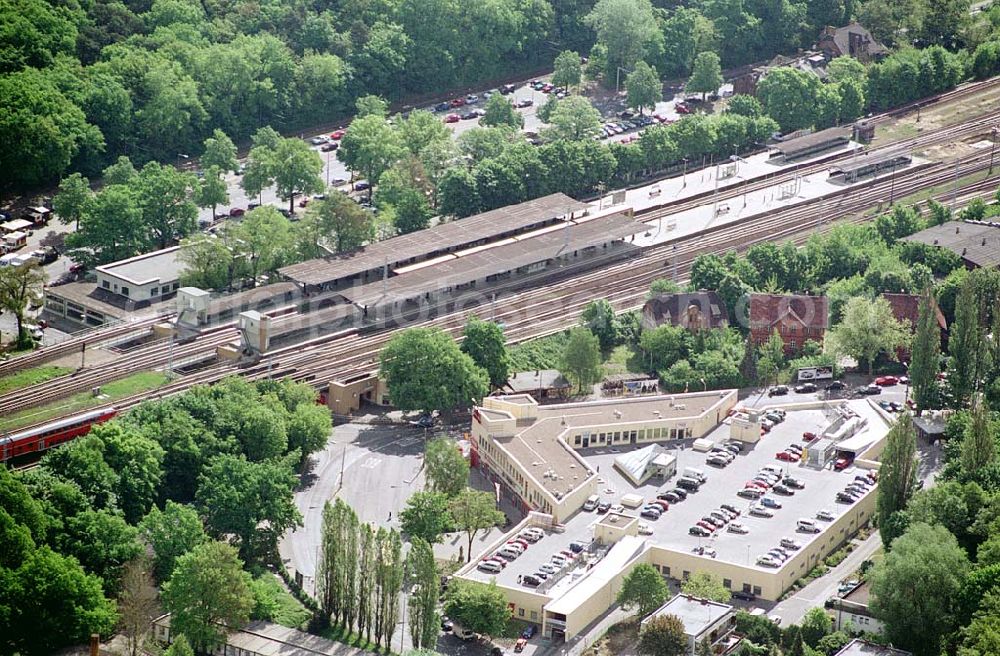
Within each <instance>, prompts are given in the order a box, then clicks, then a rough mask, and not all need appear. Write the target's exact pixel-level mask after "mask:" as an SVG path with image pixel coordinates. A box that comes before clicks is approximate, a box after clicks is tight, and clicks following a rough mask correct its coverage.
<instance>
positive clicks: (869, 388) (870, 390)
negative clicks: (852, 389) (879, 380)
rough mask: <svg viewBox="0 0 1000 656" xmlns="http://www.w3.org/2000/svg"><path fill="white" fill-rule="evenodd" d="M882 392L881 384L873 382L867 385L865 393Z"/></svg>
mask: <svg viewBox="0 0 1000 656" xmlns="http://www.w3.org/2000/svg"><path fill="white" fill-rule="evenodd" d="M881 393H882V387H881V386H879V385H875V384H871V385H869V386H867V387H865V391H864V394H866V395H868V396H872V395H875V394H881Z"/></svg>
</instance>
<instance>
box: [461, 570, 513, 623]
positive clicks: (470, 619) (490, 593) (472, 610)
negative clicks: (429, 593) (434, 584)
mask: <svg viewBox="0 0 1000 656" xmlns="http://www.w3.org/2000/svg"><path fill="white" fill-rule="evenodd" d="M444 612H445V614H446V615H447V616H448V617H450V618H451V619H453V620H455V621H456V622H458V623H459V624H460V625H461V626H462V628H464V629H468V630H469V631H472V632H474V633H480V634H482V635H485V636H499V635H502V634H503V632H504V630H505V629H506V628H507V621H508V620H510V614H511V610H510V607H509V606H508V605H507V597H506V596H505V595H504V593H503V591H502V590H500V589H499V588H497V586H496V583H495V582H490V583H488V584H486V583H477V582H475V581H466V580H460V579H454V580H452V582H451V583H450V584H449V585H448V592H447V593H446V595H445V600H444Z"/></svg>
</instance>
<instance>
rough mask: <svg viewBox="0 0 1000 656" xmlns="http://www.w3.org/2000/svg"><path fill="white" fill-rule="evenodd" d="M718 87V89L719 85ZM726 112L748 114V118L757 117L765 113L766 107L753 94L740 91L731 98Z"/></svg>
mask: <svg viewBox="0 0 1000 656" xmlns="http://www.w3.org/2000/svg"><path fill="white" fill-rule="evenodd" d="M716 88H717V89H718V87H716ZM726 112H727V113H729V114H736V115H737V116H746V117H747V118H757V117H758V116H763V115H764V108H763V107H762V106H761V104H760V101H759V100H757V99H756V98H754V97H753V96H748V95H747V94H745V93H738V94H736V95H735V96H733V97H732V98H730V99H729V104H728V105H727V106H726Z"/></svg>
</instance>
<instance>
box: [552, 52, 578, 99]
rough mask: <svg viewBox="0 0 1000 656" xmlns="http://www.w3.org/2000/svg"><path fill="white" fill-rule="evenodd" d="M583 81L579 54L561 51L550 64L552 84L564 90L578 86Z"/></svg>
mask: <svg viewBox="0 0 1000 656" xmlns="http://www.w3.org/2000/svg"><path fill="white" fill-rule="evenodd" d="M582 79H583V66H582V64H581V63H580V55H579V53H576V52H573V51H572V50H563V51H562V52H560V53H559V54H558V55H556V59H555V61H554V62H553V64H552V84H553V85H554V86H556V87H562V88H564V89H567V90H569V89H572V88H573V87H576V86H579V85H580V81H581V80H582Z"/></svg>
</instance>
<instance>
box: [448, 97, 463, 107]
mask: <svg viewBox="0 0 1000 656" xmlns="http://www.w3.org/2000/svg"><path fill="white" fill-rule="evenodd" d="M450 104H451V106H452V107H462V106H464V105H465V98H455V99H454V100H452V101H451V103H450Z"/></svg>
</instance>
